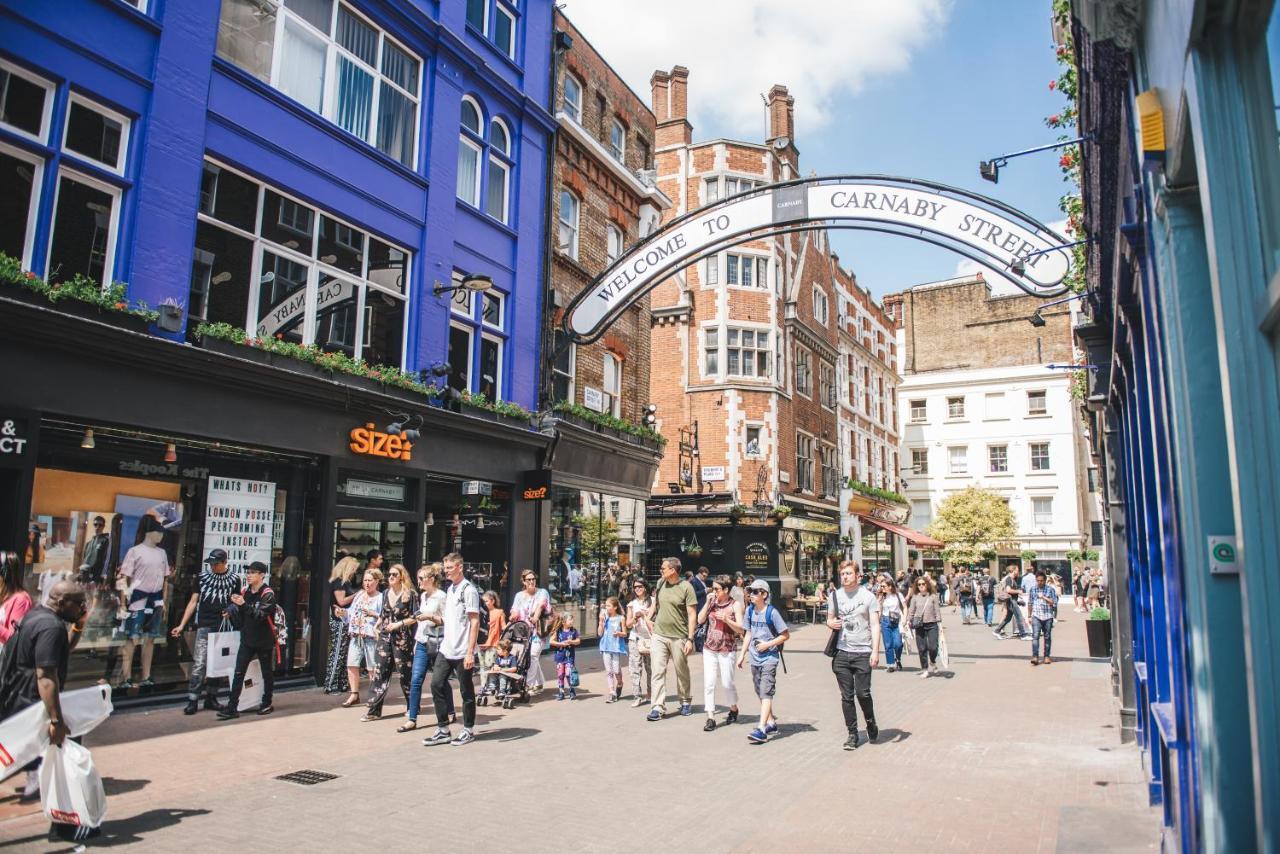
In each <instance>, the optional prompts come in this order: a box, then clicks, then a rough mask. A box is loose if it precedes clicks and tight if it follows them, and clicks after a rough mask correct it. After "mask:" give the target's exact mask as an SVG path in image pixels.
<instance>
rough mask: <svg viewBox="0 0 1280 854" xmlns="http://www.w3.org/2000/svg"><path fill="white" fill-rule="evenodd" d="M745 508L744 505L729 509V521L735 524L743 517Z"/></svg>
mask: <svg viewBox="0 0 1280 854" xmlns="http://www.w3.org/2000/svg"><path fill="white" fill-rule="evenodd" d="M746 513H747V507H746V505H744V504H734V505H732V506H731V507H730V508H729V521H730V522H733V523H734V524H737V522H738V520H739V519H741V518H742V517H743V516H745V515H746Z"/></svg>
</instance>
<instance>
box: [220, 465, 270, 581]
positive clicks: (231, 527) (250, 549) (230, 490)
mask: <svg viewBox="0 0 1280 854" xmlns="http://www.w3.org/2000/svg"><path fill="white" fill-rule="evenodd" d="M275 521H276V485H275V484H274V483H271V482H269V481H262V480H243V479H241V478H235V477H213V476H211V477H210V478H209V496H208V500H207V501H206V502H205V511H204V552H205V556H208V554H209V552H211V551H213V550H214V549H225V550H226V552H227V566H228V567H229V568H230V570H231V571H232V572H235V573H238V574H243V573H244V568H245V567H246V566H248V565H249V564H250V563H252V562H254V561H255V560H260V561H262V562H263V563H264V564H266V565H267V567H268V570H269V569H270V567H271V543H272V539H273V535H274V533H275ZM268 580H270V572H268Z"/></svg>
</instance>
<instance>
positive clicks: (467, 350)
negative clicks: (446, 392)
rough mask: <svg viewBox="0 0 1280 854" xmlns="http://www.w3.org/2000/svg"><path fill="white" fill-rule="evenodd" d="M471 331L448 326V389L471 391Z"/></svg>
mask: <svg viewBox="0 0 1280 854" xmlns="http://www.w3.org/2000/svg"><path fill="white" fill-rule="evenodd" d="M471 338H472V333H471V330H470V329H468V328H467V327H465V326H460V325H458V324H450V326H449V387H450V388H452V389H456V390H457V391H470V390H471Z"/></svg>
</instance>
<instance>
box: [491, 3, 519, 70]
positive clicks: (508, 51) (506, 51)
mask: <svg viewBox="0 0 1280 854" xmlns="http://www.w3.org/2000/svg"><path fill="white" fill-rule="evenodd" d="M485 5H486V6H488V4H487V3H486V4H485ZM494 9H495V11H496V12H497V13H498V14H499V15H501V16H503V17H504V18H506V19H507V20H508V21H510V22H511V30H510V32H511V44H510V45H509V46H507V47H503V46H502V45H500V44H498V42H497V38H496V37H497V32H498V28H497V26H494V27H493V35H494V42H493V44H494V46H495V47H497V48H498V50H499V51H500V52H501V53H502V54H503V55H505V56H506V57H507V58H508V59H512V60H514V59H515V58H516V36H517V33H518V28H517V26H516V23H517V21H518V20H519V19H518V18H517V17H516V14H515V12H512V11H511V10H510V9H508V8H507V6H506V4H505V3H503V2H502V0H498V2H497V3H495V4H494ZM486 14H487V12H486Z"/></svg>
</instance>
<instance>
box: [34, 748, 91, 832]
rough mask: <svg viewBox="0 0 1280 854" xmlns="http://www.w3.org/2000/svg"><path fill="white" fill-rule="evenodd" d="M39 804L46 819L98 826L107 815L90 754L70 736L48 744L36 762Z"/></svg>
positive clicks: (83, 825) (60, 822) (79, 825)
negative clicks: (40, 758) (58, 744)
mask: <svg viewBox="0 0 1280 854" xmlns="http://www.w3.org/2000/svg"><path fill="white" fill-rule="evenodd" d="M40 805H41V806H42V807H44V814H45V815H46V816H48V817H49V820H50V821H56V822H58V823H59V824H74V825H76V826H77V827H99V826H101V825H102V820H103V819H104V818H105V817H106V815H107V793H106V791H105V790H104V789H103V788H102V778H101V777H100V776H98V769H97V768H94V767H93V757H91V756H90V755H89V751H88V750H86V749H85V748H84V747H82V746H80V745H79V744H76V743H75V742H74V741H72V740H71V739H67V740H66V741H64V742H62V746H61V747H54V746H53V745H52V744H51V745H49V747H48V749H46V750H45V752H44V762H43V763H41V765H40Z"/></svg>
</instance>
